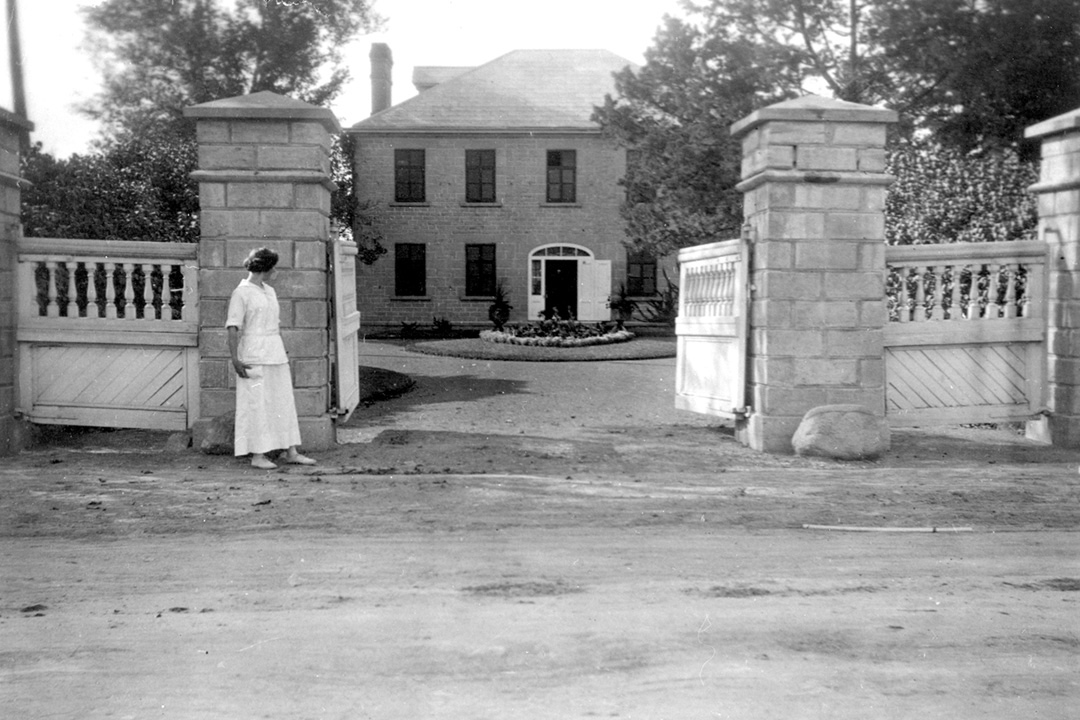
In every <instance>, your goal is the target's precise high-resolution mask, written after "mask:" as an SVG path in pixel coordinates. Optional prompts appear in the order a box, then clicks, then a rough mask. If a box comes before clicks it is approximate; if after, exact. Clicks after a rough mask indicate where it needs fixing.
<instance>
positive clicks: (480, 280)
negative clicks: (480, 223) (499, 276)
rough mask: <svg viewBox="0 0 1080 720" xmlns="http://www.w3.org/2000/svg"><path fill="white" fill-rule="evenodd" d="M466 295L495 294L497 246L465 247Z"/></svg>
mask: <svg viewBox="0 0 1080 720" xmlns="http://www.w3.org/2000/svg"><path fill="white" fill-rule="evenodd" d="M465 294H466V295H485V296H486V295H494V294H495V244H494V243H484V244H477V245H466V246H465Z"/></svg>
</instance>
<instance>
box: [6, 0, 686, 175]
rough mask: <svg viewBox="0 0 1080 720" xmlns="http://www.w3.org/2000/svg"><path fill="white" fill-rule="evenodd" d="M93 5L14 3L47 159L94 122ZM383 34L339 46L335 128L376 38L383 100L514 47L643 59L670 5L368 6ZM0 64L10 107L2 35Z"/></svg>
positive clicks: (362, 90)
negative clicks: (86, 20) (430, 71)
mask: <svg viewBox="0 0 1080 720" xmlns="http://www.w3.org/2000/svg"><path fill="white" fill-rule="evenodd" d="M96 4H97V2H95V0H18V11H19V28H20V34H21V38H22V56H23V68H24V77H25V83H26V96H27V111H28V114H29V116H30V121H31V122H33V123H34V126H35V130H34V132H33V133H32V135H31V139H32V140H34V141H40V142H41V143H42V144H43V145H44V149H45V151H46V152H48V153H51V154H53V155H55V156H57V157H66V156H68V155H70V154H71V153H83V152H86V151H87V150H88V149H89V146H90V142H91V141H92V140H93V139H94V138H95V137H97V136H98V133H99V129H98V127H97V125H96V124H95V123H94V122H92V121H91V120H89V119H87V118H86V117H84V116H82V115H80V114H79V113H78V111H77V110H76V107H77V106H78V105H79V104H80V103H83V102H86V101H88V100H90V99H92V98H93V97H94V95H95V94H96V92H97V90H98V89H99V85H100V76H99V74H98V72H97V69H96V68H95V66H94V64H93V62H92V59H91V57H90V54H89V53H88V52H87V51H86V48H85V26H84V24H83V18H82V15H81V13H80V12H79V8H80V7H87V6H93V5H96ZM375 7H376V10H377V11H378V12H379V13H380V14H381V15H382V16H383V17H385V18H386V20H387V22H386V26H385V28H384V31H383V32H381V33H378V34H375V35H368V36H364V37H361V38H360V39H359V40H358V41H356V42H355V43H353V44H352V45H350V46H349V47H348V48H346V51H345V62H346V64H347V65H348V67H349V68H350V70H351V73H352V77H353V81H352V82H351V84H350V85H349V86H348V87H346V89H345V91H344V92H343V93H342V95H341V96H340V97H339V99H338V100H337V102H335V104H334V105H333V106H332V108H331V109H332V110H333V111H334V113H335V114H336V115H337V117H338V120H339V121H340V122H341V124H342V126H344V127H348V126H349V125H352V124H353V123H356V122H358V121H360V120H363V119H364V118H365V117H367V116H368V115H369V114H370V111H371V90H370V83H369V80H368V75H369V73H370V66H369V61H368V52H369V51H370V49H371V43H373V42H383V43H387V44H388V45H389V46H390V49H391V51H392V53H393V56H394V76H393V83H394V85H393V102H394V104H397V103H399V102H402V101H403V100H406V99H408V98H409V97H412V96H413V95H415V94H416V91H415V89H414V88H413V86H412V69H413V67H414V66H416V65H464V66H474V65H481V64H483V63H485V62H488V61H490V60H494V59H495V58H497V57H499V56H501V55H503V54H505V53H507V52H510V51H511V50H518V49H584V48H590V49H594V48H595V49H604V50H610V51H611V52H614V53H616V54H617V55H621V56H622V57H624V58H626V59H627V60H630V61H631V62H635V63H642V62H644V52H645V49H646V48H647V47H649V46H650V45H651V44H652V40H653V38H654V36H655V35H656V30H657V28H658V27H659V26H660V24H661V22H662V20H663V16H664V15H665V14H672V15H679V14H681V12H680V8H679V2H678V0H528V1H527V2H522V0H375ZM0 35H3V37H2V38H0V45H2V47H3V52H2V55H0V64H2V65H3V72H2V73H0V107H4V108H6V109H9V110H10V109H11V108H12V107H13V104H12V100H11V86H10V79H9V78H10V73H9V65H8V48H7V38H6V34H0Z"/></svg>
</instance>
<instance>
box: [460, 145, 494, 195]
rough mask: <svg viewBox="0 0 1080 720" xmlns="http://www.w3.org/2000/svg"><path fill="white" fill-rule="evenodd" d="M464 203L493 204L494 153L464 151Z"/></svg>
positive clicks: (492, 151) (489, 151)
mask: <svg viewBox="0 0 1080 720" xmlns="http://www.w3.org/2000/svg"><path fill="white" fill-rule="evenodd" d="M465 202H471V203H493V202H495V151H494V150H466V151H465Z"/></svg>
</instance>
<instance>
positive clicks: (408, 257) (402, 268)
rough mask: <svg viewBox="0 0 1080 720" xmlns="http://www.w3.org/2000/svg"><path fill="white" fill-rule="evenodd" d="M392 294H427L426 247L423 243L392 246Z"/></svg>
mask: <svg viewBox="0 0 1080 720" xmlns="http://www.w3.org/2000/svg"><path fill="white" fill-rule="evenodd" d="M394 294H395V295H411V296H417V295H419V296H423V295H426V294H427V247H426V246H425V245H424V244H423V243H397V244H396V245H394Z"/></svg>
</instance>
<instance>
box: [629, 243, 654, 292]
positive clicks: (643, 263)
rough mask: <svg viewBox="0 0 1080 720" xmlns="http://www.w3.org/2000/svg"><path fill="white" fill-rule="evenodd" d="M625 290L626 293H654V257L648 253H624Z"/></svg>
mask: <svg viewBox="0 0 1080 720" xmlns="http://www.w3.org/2000/svg"><path fill="white" fill-rule="evenodd" d="M626 292H627V294H628V295H655V294H656V258H655V257H653V256H652V255H649V254H648V253H640V252H637V253H635V252H630V253H627V254H626Z"/></svg>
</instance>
